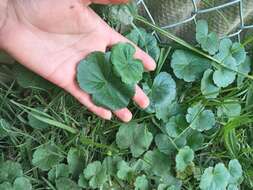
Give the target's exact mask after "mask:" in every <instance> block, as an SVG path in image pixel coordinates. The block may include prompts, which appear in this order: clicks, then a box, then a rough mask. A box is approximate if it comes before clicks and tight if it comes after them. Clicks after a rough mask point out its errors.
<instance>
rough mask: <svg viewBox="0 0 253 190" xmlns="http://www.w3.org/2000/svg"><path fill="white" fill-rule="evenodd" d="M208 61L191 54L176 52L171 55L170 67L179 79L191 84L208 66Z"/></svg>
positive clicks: (183, 51) (182, 51)
mask: <svg viewBox="0 0 253 190" xmlns="http://www.w3.org/2000/svg"><path fill="white" fill-rule="evenodd" d="M209 64H210V63H209V60H207V59H204V58H202V57H198V56H197V55H195V54H193V53H192V52H188V51H185V50H176V51H175V52H174V53H173V55H172V61H171V67H172V69H173V71H174V73H175V75H176V76H177V78H179V79H183V80H184V81H186V82H193V81H195V80H196V79H198V78H199V77H200V75H201V74H202V73H203V72H204V71H205V70H206V69H207V68H208V67H209V66H210V65H209Z"/></svg>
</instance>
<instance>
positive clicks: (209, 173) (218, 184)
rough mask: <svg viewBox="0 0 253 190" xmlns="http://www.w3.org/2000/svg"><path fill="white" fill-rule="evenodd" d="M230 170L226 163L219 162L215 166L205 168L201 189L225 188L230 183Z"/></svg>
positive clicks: (217, 189)
mask: <svg viewBox="0 0 253 190" xmlns="http://www.w3.org/2000/svg"><path fill="white" fill-rule="evenodd" d="M229 177H230V175H229V172H228V170H227V168H226V167H225V166H224V164H221V163H220V164H217V165H216V166H215V167H214V168H213V167H209V168H207V169H205V171H204V174H203V175H202V176H201V180H200V189H201V190H225V189H226V187H227V185H228V180H229Z"/></svg>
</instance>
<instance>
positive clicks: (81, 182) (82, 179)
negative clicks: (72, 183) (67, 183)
mask: <svg viewBox="0 0 253 190" xmlns="http://www.w3.org/2000/svg"><path fill="white" fill-rule="evenodd" d="M78 185H79V186H80V187H82V188H84V189H87V188H88V187H89V181H88V180H87V179H86V178H85V177H84V174H80V176H79V179H78Z"/></svg>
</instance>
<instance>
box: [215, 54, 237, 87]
mask: <svg viewBox="0 0 253 190" xmlns="http://www.w3.org/2000/svg"><path fill="white" fill-rule="evenodd" d="M219 55H220V54H219ZM219 55H217V56H216V58H217V59H218V60H219V61H221V62H222V63H223V64H224V65H226V66H227V67H228V68H230V69H233V70H234V71H237V65H236V60H235V59H234V58H233V57H232V56H229V57H226V58H224V59H222V58H221V57H218V56H219ZM234 71H231V70H229V69H227V68H224V67H219V68H218V69H217V70H215V71H214V73H213V81H214V83H215V84H216V85H217V86H218V87H223V88H224V87H227V86H228V85H230V84H232V83H233V82H234V80H235V77H236V72H234Z"/></svg>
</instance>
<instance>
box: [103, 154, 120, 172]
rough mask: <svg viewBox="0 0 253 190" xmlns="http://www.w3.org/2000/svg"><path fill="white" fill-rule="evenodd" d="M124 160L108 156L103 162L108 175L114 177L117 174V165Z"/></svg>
mask: <svg viewBox="0 0 253 190" xmlns="http://www.w3.org/2000/svg"><path fill="white" fill-rule="evenodd" d="M121 160H122V158H121V157H119V156H113V157H112V156H108V157H106V158H105V159H104V161H103V167H104V168H105V170H106V173H107V175H114V174H115V173H117V164H118V162H120V161H121Z"/></svg>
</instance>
